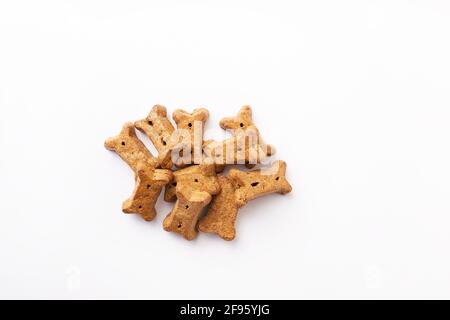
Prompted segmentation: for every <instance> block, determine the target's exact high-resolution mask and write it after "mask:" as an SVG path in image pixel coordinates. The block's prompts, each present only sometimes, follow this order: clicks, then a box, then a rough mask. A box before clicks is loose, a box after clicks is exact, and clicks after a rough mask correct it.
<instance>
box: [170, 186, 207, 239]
mask: <svg viewBox="0 0 450 320" xmlns="http://www.w3.org/2000/svg"><path fill="white" fill-rule="evenodd" d="M210 201H211V195H210V194H209V193H207V192H203V191H194V192H190V191H189V190H188V189H186V188H180V187H177V202H176V203H175V206H174V208H173V210H172V212H170V213H169V215H168V216H167V217H166V218H165V219H164V222H163V227H164V230H166V231H169V232H176V233H179V234H181V235H182V236H183V237H184V238H185V239H187V240H193V239H194V238H195V237H196V236H197V233H198V231H197V222H198V219H199V217H200V214H201V213H202V210H203V208H204V207H205V206H206V205H208V204H209V202H210Z"/></svg>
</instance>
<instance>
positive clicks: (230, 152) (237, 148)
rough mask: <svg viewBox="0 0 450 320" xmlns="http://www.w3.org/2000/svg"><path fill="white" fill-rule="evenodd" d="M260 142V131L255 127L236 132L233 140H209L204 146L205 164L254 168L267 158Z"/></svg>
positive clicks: (219, 166)
mask: <svg viewBox="0 0 450 320" xmlns="http://www.w3.org/2000/svg"><path fill="white" fill-rule="evenodd" d="M259 142H260V135H259V131H258V129H257V128H256V127H255V126H254V125H251V126H248V127H246V128H245V130H238V131H236V132H234V135H233V137H232V138H229V139H226V140H223V141H219V142H218V141H213V140H207V141H205V143H204V144H203V151H204V162H209V163H215V164H216V165H217V167H218V168H221V166H223V165H226V164H245V165H246V166H247V167H248V168H253V167H254V166H255V165H256V164H258V163H263V162H264V161H265V160H266V158H267V152H266V150H264V146H262V145H261V144H260V143H259ZM271 150H273V148H271Z"/></svg>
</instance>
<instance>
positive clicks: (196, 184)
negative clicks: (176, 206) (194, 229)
mask: <svg viewBox="0 0 450 320" xmlns="http://www.w3.org/2000/svg"><path fill="white" fill-rule="evenodd" d="M177 187H181V188H187V189H188V190H189V191H190V192H192V191H205V192H207V193H209V194H211V195H214V194H217V193H218V192H219V191H220V186H219V183H218V181H217V176H216V171H215V166H214V165H209V164H201V165H193V166H190V167H187V168H184V169H180V170H178V171H175V172H174V173H173V179H172V180H171V181H170V183H169V184H167V186H166V190H165V193H164V200H165V201H168V202H173V201H175V200H176V188H177Z"/></svg>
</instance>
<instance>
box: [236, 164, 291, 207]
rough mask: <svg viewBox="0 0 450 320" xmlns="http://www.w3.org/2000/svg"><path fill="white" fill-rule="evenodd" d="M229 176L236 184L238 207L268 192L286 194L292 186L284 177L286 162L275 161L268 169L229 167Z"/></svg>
mask: <svg viewBox="0 0 450 320" xmlns="http://www.w3.org/2000/svg"><path fill="white" fill-rule="evenodd" d="M229 177H230V178H231V179H233V180H234V181H235V182H236V184H237V189H236V201H237V203H238V205H239V206H240V207H242V206H244V205H245V204H247V202H249V201H250V200H253V199H256V198H259V197H262V196H264V195H267V194H270V193H280V194H286V193H289V192H291V191H292V187H291V185H290V184H289V182H288V181H287V179H286V162H284V161H281V160H279V161H275V162H274V163H273V164H272V166H271V167H270V168H268V169H261V170H254V171H248V172H246V171H241V170H237V169H231V170H230V172H229Z"/></svg>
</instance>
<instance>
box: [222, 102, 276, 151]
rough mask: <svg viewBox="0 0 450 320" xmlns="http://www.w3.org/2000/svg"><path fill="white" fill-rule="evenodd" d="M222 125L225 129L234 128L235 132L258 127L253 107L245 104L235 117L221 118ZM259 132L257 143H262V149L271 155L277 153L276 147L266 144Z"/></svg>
mask: <svg viewBox="0 0 450 320" xmlns="http://www.w3.org/2000/svg"><path fill="white" fill-rule="evenodd" d="M219 124H220V127H221V128H222V129H224V130H232V132H233V134H236V133H237V132H239V130H244V131H246V130H247V129H249V128H251V127H254V128H256V125H255V123H254V122H253V115H252V108H251V107H250V106H243V107H242V108H241V109H240V110H239V112H238V114H237V115H236V116H235V117H226V118H223V119H222V120H220V123H219ZM257 133H258V141H257V143H258V144H259V145H261V147H262V149H263V150H265V153H266V155H267V156H271V155H274V154H275V148H274V147H273V146H271V145H266V144H265V143H264V142H263V140H262V138H261V135H260V134H259V131H257Z"/></svg>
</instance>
